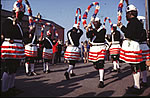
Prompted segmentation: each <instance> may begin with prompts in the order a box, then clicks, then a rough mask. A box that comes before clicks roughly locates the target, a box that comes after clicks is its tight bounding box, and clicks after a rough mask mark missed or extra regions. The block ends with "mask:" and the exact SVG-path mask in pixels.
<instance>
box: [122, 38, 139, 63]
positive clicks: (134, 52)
mask: <svg viewBox="0 0 150 98" xmlns="http://www.w3.org/2000/svg"><path fill="white" fill-rule="evenodd" d="M141 53H142V51H141V50H140V45H139V43H138V42H136V41H132V40H124V41H123V43H122V48H121V50H120V60H123V61H125V62H126V63H132V64H138V63H140V62H141V61H142V59H141V57H142V55H141Z"/></svg>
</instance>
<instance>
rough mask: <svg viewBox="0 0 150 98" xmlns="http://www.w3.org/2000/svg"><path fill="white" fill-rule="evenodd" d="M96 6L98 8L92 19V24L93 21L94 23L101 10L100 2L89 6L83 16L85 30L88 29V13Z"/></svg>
mask: <svg viewBox="0 0 150 98" xmlns="http://www.w3.org/2000/svg"><path fill="white" fill-rule="evenodd" d="M94 5H95V6H96V7H95V11H94V14H93V15H92V17H91V20H90V22H93V21H94V19H95V17H96V15H97V13H98V11H99V9H100V6H99V3H98V2H93V3H92V4H91V5H89V6H88V8H87V9H86V10H85V13H84V14H83V17H82V23H83V26H84V28H86V27H87V22H86V19H87V16H88V12H89V11H90V8H91V7H92V6H94Z"/></svg>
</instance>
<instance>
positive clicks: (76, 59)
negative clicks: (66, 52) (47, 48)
mask: <svg viewBox="0 0 150 98" xmlns="http://www.w3.org/2000/svg"><path fill="white" fill-rule="evenodd" d="M64 58H69V59H75V60H78V59H80V58H74V57H66V56H64Z"/></svg>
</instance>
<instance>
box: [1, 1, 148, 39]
mask: <svg viewBox="0 0 150 98" xmlns="http://www.w3.org/2000/svg"><path fill="white" fill-rule="evenodd" d="M15 1H17V0H1V4H2V9H5V10H9V11H12V8H13V4H14V2H15ZM28 1H29V3H30V6H31V9H32V13H33V16H36V15H37V13H40V14H41V15H42V18H43V19H47V20H50V21H53V22H55V23H57V24H58V25H60V26H62V27H64V28H65V31H64V33H65V34H64V40H66V36H67V35H66V33H67V31H68V30H70V29H71V28H72V27H73V25H74V23H75V13H76V9H77V8H78V7H79V8H80V9H81V15H83V14H84V12H85V10H86V9H87V7H88V6H89V5H90V4H91V3H92V2H99V5H100V9H99V12H98V14H97V17H99V18H100V19H101V23H103V22H104V18H105V17H110V19H111V21H112V23H113V24H116V23H117V10H118V4H119V2H120V0H28ZM128 1H129V4H133V5H135V6H136V7H137V9H138V15H139V16H145V0H128ZM23 4H25V3H24V0H23ZM125 8H126V3H125V2H124V6H123V13H122V23H123V25H125V26H126V24H127V21H126V18H125ZM26 10H27V9H26ZM94 10H95V6H93V7H92V8H91V9H90V11H89V13H88V17H87V24H88V23H89V21H90V19H91V16H92V15H93V13H94ZM25 14H27V15H28V13H27V11H26V13H25ZM81 17H82V16H81ZM80 28H81V29H82V30H83V32H84V34H83V36H82V37H81V39H80V41H85V40H87V38H86V32H85V30H84V28H83V24H82V22H81V23H80ZM106 30H107V34H110V32H111V31H110V25H109V22H108V21H106ZM118 30H119V31H120V29H119V28H118ZM121 33H122V32H121Z"/></svg>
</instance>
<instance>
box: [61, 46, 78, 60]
mask: <svg viewBox="0 0 150 98" xmlns="http://www.w3.org/2000/svg"><path fill="white" fill-rule="evenodd" d="M64 58H65V59H66V60H79V59H80V51H79V48H78V47H75V46H68V47H67V49H66V51H65V54H64Z"/></svg>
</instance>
